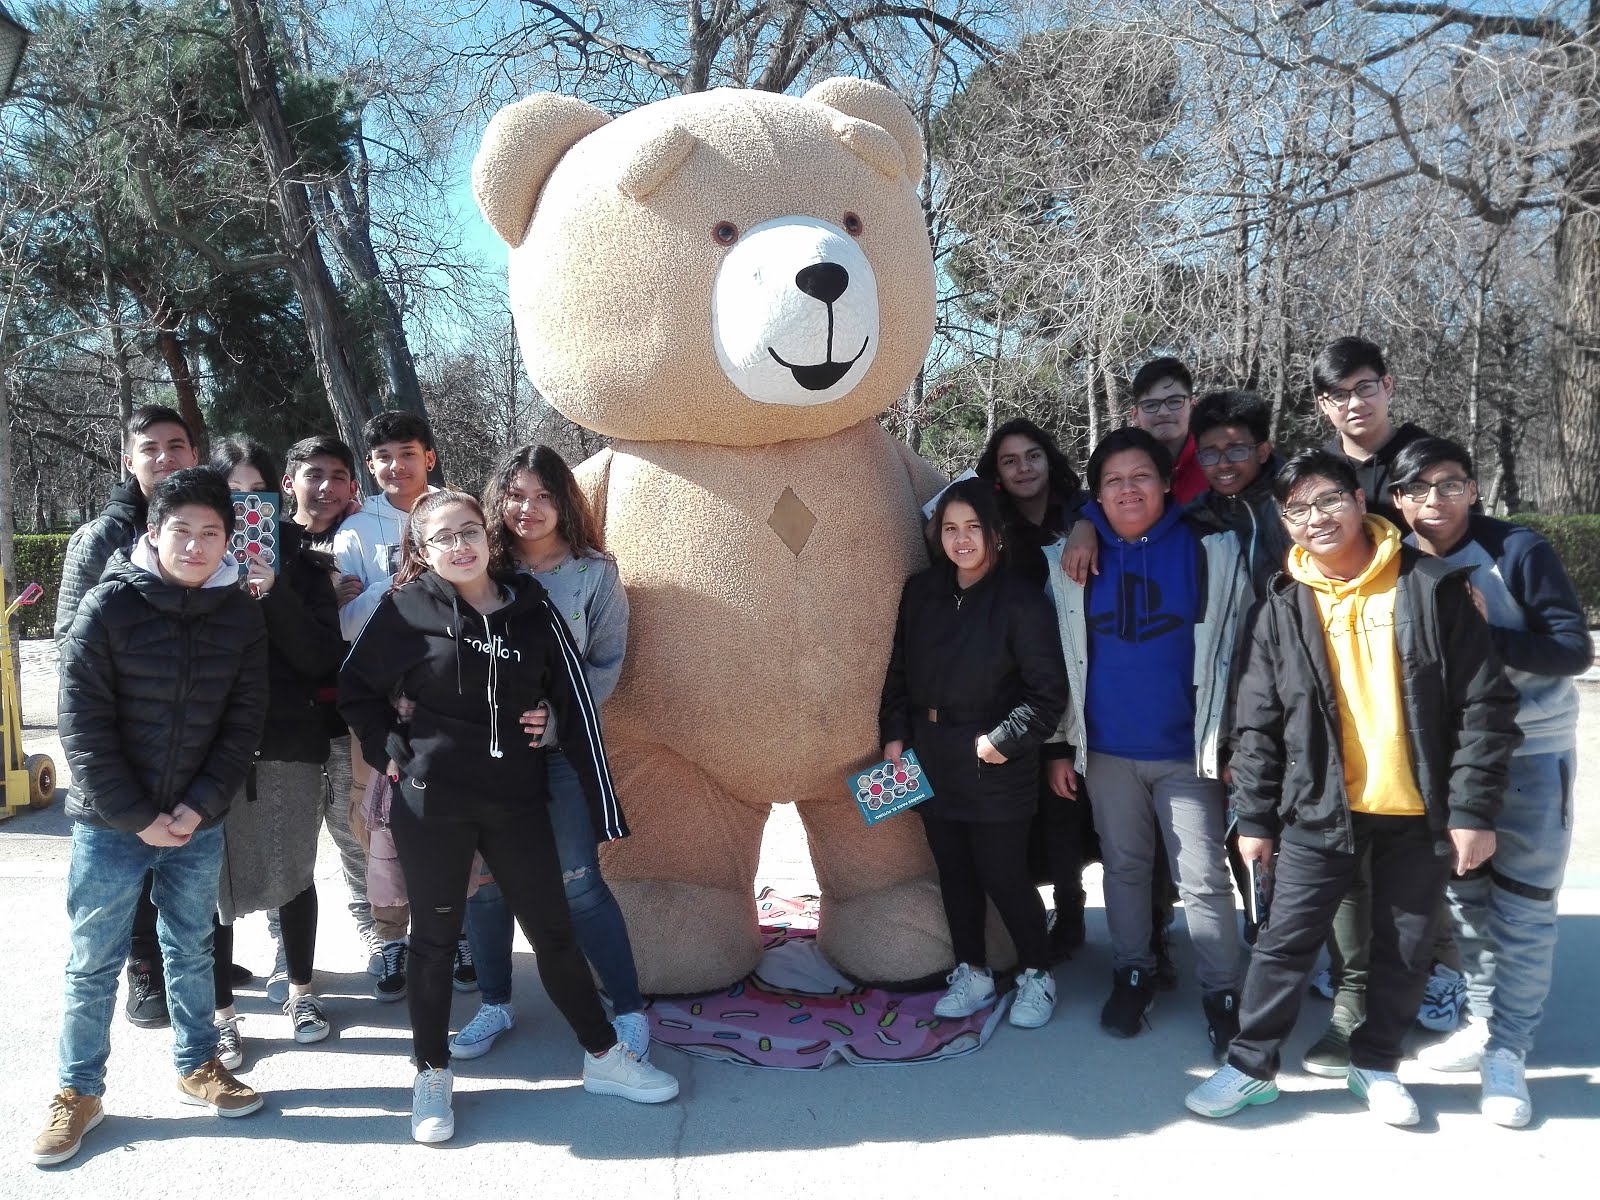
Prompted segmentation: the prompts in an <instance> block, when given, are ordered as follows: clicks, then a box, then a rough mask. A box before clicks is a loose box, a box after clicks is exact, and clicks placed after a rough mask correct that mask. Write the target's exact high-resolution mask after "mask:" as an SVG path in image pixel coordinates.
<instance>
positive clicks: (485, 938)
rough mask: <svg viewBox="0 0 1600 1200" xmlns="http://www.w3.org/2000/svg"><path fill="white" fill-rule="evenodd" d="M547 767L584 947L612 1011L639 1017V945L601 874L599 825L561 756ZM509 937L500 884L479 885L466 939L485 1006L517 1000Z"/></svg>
mask: <svg viewBox="0 0 1600 1200" xmlns="http://www.w3.org/2000/svg"><path fill="white" fill-rule="evenodd" d="M545 763H546V765H547V769H548V773H549V779H550V826H551V828H552V829H554V830H555V835H556V854H557V855H558V856H559V857H560V859H561V880H562V883H563V884H564V885H565V889H566V893H567V907H568V908H570V909H571V910H572V925H573V928H574V929H575V930H576V931H577V934H578V946H579V948H580V949H581V950H582V951H583V956H584V957H585V958H587V959H588V960H589V963H590V965H591V966H592V967H594V969H595V972H596V974H598V975H599V976H600V985H601V986H602V987H603V988H605V990H606V994H607V995H608V996H610V998H611V1007H612V1008H613V1009H615V1010H616V1011H617V1012H619V1013H629V1012H638V1011H640V1010H641V1009H643V1008H644V996H643V995H641V994H640V992H639V973H638V971H637V970H636V969H635V968H634V965H633V946H632V945H631V944H629V942H628V927H627V925H625V924H624V923H623V920H622V909H621V907H620V906H618V904H617V898H616V897H615V896H613V895H612V894H611V889H610V888H608V887H607V886H606V881H605V879H603V878H602V877H601V875H600V857H599V850H598V846H597V843H596V842H595V836H594V822H593V821H592V820H590V818H589V805H588V803H587V802H586V801H585V800H584V797H583V786H582V785H581V784H580V783H579V782H578V773H577V772H576V771H574V770H573V769H572V764H571V763H569V762H568V761H567V756H566V755H565V754H562V753H561V751H559V750H552V751H550V752H549V753H548V754H547V755H546V756H545ZM511 934H512V927H511V909H510V907H509V906H508V905H507V904H506V902H505V899H504V897H502V896H501V894H500V887H499V885H498V884H494V883H488V884H484V885H483V886H481V887H479V888H478V891H477V893H476V894H475V895H474V896H473V897H472V899H470V900H469V901H467V941H468V943H469V944H470V945H471V946H472V959H473V963H474V965H475V966H476V967H477V970H478V991H479V993H480V995H481V997H482V1000H483V1002H484V1003H485V1004H505V1003H508V1002H509V1001H510V999H511Z"/></svg>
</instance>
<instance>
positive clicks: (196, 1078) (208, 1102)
mask: <svg viewBox="0 0 1600 1200" xmlns="http://www.w3.org/2000/svg"><path fill="white" fill-rule="evenodd" d="M178 1099H179V1100H181V1101H182V1102H183V1103H185V1104H198V1105H199V1106H200V1107H201V1108H209V1109H210V1110H211V1111H212V1112H214V1113H215V1114H216V1115H217V1116H219V1117H248V1116H249V1115H250V1114H251V1113H253V1112H255V1111H256V1109H258V1108H260V1107H261V1105H262V1100H261V1097H260V1095H259V1094H258V1093H257V1092H256V1091H255V1089H254V1088H249V1087H246V1086H245V1085H244V1084H242V1083H240V1082H239V1081H238V1080H237V1079H235V1078H234V1077H233V1076H232V1075H230V1074H229V1073H228V1068H227V1067H225V1066H223V1065H222V1062H221V1060H220V1059H215V1058H213V1059H212V1060H211V1061H210V1062H208V1063H207V1064H206V1065H205V1066H203V1067H198V1068H196V1069H195V1070H193V1071H191V1072H189V1074H187V1075H180V1076H178Z"/></svg>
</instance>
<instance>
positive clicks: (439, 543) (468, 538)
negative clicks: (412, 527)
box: [427, 524, 488, 554]
mask: <svg viewBox="0 0 1600 1200" xmlns="http://www.w3.org/2000/svg"><path fill="white" fill-rule="evenodd" d="M486 537H488V533H487V531H486V530H485V529H484V528H483V526H482V525H478V524H472V525H466V526H463V527H462V528H460V529H458V530H456V531H455V532H454V533H436V534H434V535H433V536H432V537H431V538H428V539H427V544H428V545H429V546H432V547H433V548H434V549H435V550H443V551H444V552H445V553H447V554H448V553H449V552H450V551H451V550H454V549H455V548H456V547H457V546H481V545H483V541H484V539H485V538H486Z"/></svg>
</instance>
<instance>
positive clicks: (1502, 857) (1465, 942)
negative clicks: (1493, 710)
mask: <svg viewBox="0 0 1600 1200" xmlns="http://www.w3.org/2000/svg"><path fill="white" fill-rule="evenodd" d="M1577 762H1578V757H1577V753H1576V751H1573V750H1566V751H1563V752H1561V753H1559V754H1527V755H1520V756H1518V757H1516V758H1513V759H1512V760H1511V781H1510V786H1509V787H1507V788H1506V794H1505V803H1504V805H1503V807H1502V808H1501V809H1500V815H1499V816H1498V817H1496V818H1495V823H1494V832H1495V850H1494V857H1493V858H1492V859H1490V860H1489V863H1488V865H1487V868H1486V869H1483V870H1479V871H1475V872H1473V874H1472V875H1470V876H1468V877H1467V878H1465V879H1452V880H1451V881H1450V887H1449V891H1448V895H1449V898H1450V915H1451V918H1452V919H1453V921H1454V924H1455V932H1456V945H1457V946H1458V947H1459V948H1460V950H1461V968H1462V972H1463V973H1464V974H1465V975H1466V977H1467V1003H1468V1005H1469V1006H1470V1008H1471V1010H1472V1015H1473V1016H1475V1017H1478V1018H1479V1019H1482V1020H1486V1021H1488V1023H1489V1045H1490V1046H1491V1047H1505V1048H1506V1049H1510V1050H1515V1051H1517V1052H1518V1053H1519V1054H1523V1055H1526V1054H1527V1053H1528V1051H1529V1050H1531V1049H1532V1048H1533V1035H1534V1032H1535V1031H1536V1030H1537V1029H1538V1028H1539V1022H1540V1020H1541V1019H1542V1018H1543V1017H1544V1002H1545V999H1546V998H1547V997H1548V996H1549V995H1550V979H1551V974H1552V970H1553V966H1554V962H1555V954H1556V893H1557V891H1558V890H1559V889H1560V887H1561V877H1562V875H1563V874H1564V873H1565V872H1566V868H1567V854H1568V852H1569V851H1570V850H1571V849H1572V776H1573V772H1574V771H1575V770H1576V768H1577Z"/></svg>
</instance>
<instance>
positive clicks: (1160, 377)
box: [1079, 357, 1206, 582]
mask: <svg viewBox="0 0 1600 1200" xmlns="http://www.w3.org/2000/svg"><path fill="white" fill-rule="evenodd" d="M1129 391H1130V392H1131V393H1132V394H1133V401H1132V404H1131V406H1130V407H1129V409H1128V424H1130V425H1132V426H1133V427H1134V428H1135V429H1142V430H1144V431H1145V432H1146V433H1148V434H1149V435H1150V436H1151V437H1153V438H1155V439H1156V441H1158V442H1160V443H1161V444H1162V446H1164V447H1165V448H1166V451H1167V453H1168V454H1170V455H1172V498H1173V499H1174V500H1175V501H1176V502H1177V503H1179V504H1187V503H1189V501H1191V500H1193V499H1194V498H1195V497H1196V496H1198V495H1199V494H1200V493H1201V492H1203V491H1205V490H1206V478H1205V475H1204V474H1203V473H1202V472H1201V470H1200V464H1199V463H1197V462H1195V458H1194V449H1195V447H1194V438H1193V437H1192V436H1190V431H1189V415H1190V409H1191V408H1192V407H1193V405H1194V376H1192V375H1191V374H1190V373H1189V368H1188V367H1186V366H1184V365H1183V363H1181V362H1180V361H1179V360H1177V359H1176V358H1170V357H1162V358H1153V359H1151V360H1150V361H1149V362H1147V363H1145V364H1144V366H1142V367H1140V368H1139V369H1138V370H1137V371H1136V372H1134V376H1133V382H1132V384H1131V385H1130V386H1129ZM1079 582H1082V581H1081V580H1080V581H1079Z"/></svg>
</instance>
